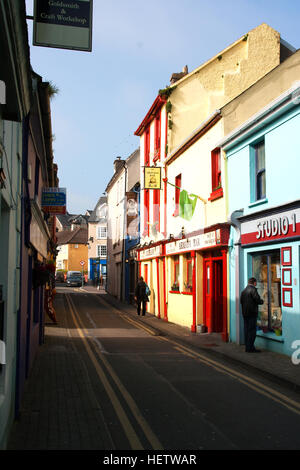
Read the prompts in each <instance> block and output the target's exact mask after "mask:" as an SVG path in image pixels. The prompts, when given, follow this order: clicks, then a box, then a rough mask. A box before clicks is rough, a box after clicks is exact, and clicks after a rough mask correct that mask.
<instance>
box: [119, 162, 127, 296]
mask: <svg viewBox="0 0 300 470" xmlns="http://www.w3.org/2000/svg"><path fill="white" fill-rule="evenodd" d="M123 168H124V170H125V172H124V179H125V184H124V202H123V214H124V219H123V242H122V258H121V259H122V263H121V288H120V300H121V302H123V301H124V300H125V284H126V281H125V276H126V272H125V264H126V258H127V256H126V251H127V230H126V228H127V211H126V202H127V198H126V189H127V181H126V180H127V170H128V167H127V164H126V162H124V166H123Z"/></svg>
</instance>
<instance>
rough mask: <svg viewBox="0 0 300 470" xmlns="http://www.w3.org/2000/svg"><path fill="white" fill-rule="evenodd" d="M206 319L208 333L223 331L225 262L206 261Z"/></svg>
mask: <svg viewBox="0 0 300 470" xmlns="http://www.w3.org/2000/svg"><path fill="white" fill-rule="evenodd" d="M203 279H204V321H205V324H206V326H207V331H208V333H213V332H215V333H221V332H222V331H223V262H222V260H220V259H217V260H214V259H208V260H205V261H204V276H203Z"/></svg>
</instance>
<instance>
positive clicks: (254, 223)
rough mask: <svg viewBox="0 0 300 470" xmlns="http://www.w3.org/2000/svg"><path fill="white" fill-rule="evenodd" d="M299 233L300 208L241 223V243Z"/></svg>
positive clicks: (268, 239) (274, 238) (285, 236)
mask: <svg viewBox="0 0 300 470" xmlns="http://www.w3.org/2000/svg"><path fill="white" fill-rule="evenodd" d="M299 235H300V208H295V209H292V210H287V211H284V212H279V213H275V214H270V215H269V216H266V217H263V218H258V219H253V220H250V221H247V222H243V223H242V224H241V242H242V245H249V244H254V243H261V242H264V241H272V240H280V239H284V238H290V237H298V236H299Z"/></svg>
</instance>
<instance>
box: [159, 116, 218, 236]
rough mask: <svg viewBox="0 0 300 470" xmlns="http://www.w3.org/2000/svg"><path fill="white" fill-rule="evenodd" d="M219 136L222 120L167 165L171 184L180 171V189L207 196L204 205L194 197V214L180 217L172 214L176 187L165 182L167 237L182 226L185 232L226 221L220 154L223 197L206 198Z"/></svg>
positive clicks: (178, 230) (176, 232)
mask: <svg viewBox="0 0 300 470" xmlns="http://www.w3.org/2000/svg"><path fill="white" fill-rule="evenodd" d="M222 137H223V122H222V120H220V121H219V122H217V123H216V124H215V125H214V126H213V127H212V128H211V129H210V130H209V131H208V132H207V133H206V134H204V135H203V136H202V137H201V138H200V139H199V140H198V141H196V142H195V143H194V144H193V145H192V146H191V147H189V148H188V149H187V150H186V151H185V152H184V153H183V154H182V155H180V156H179V157H178V158H177V159H176V160H175V161H174V162H172V163H171V164H170V165H168V170H167V171H168V181H169V182H170V183H172V184H175V178H176V176H177V175H179V174H181V189H185V190H187V191H188V192H189V193H194V194H196V195H198V196H200V197H202V198H204V199H206V200H207V203H206V204H204V203H203V202H202V201H201V200H200V199H198V200H197V203H196V208H195V212H194V216H193V217H192V219H191V220H190V221H188V220H185V219H183V218H181V217H179V216H176V217H174V216H173V213H174V210H175V188H174V187H173V186H171V185H169V184H168V185H167V237H168V236H169V235H170V234H173V235H174V236H179V235H180V234H181V229H182V227H184V230H185V233H190V232H193V231H195V230H199V229H200V228H203V227H209V226H211V225H213V224H216V223H221V222H226V205H225V191H226V187H225V183H226V179H225V160H224V158H223V155H222V156H221V172H222V187H223V192H224V196H223V197H222V198H220V199H217V200H215V201H208V198H209V197H210V194H211V190H212V184H211V178H212V176H211V151H212V150H214V149H215V148H216V146H217V145H218V142H220V139H221V138H222ZM205 207H206V208H205Z"/></svg>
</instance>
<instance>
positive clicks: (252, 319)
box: [241, 277, 264, 352]
mask: <svg viewBox="0 0 300 470" xmlns="http://www.w3.org/2000/svg"><path fill="white" fill-rule="evenodd" d="M256 284H257V282H256V279H255V277H251V278H250V279H249V280H248V285H247V287H246V288H245V289H244V290H243V292H242V293H241V304H242V313H243V317H244V332H245V347H246V352H260V350H259V349H255V347H254V342H255V338H256V323H257V316H258V306H259V305H262V304H263V303H264V301H263V300H262V299H261V298H260V296H259V294H258V292H257V289H256Z"/></svg>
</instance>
